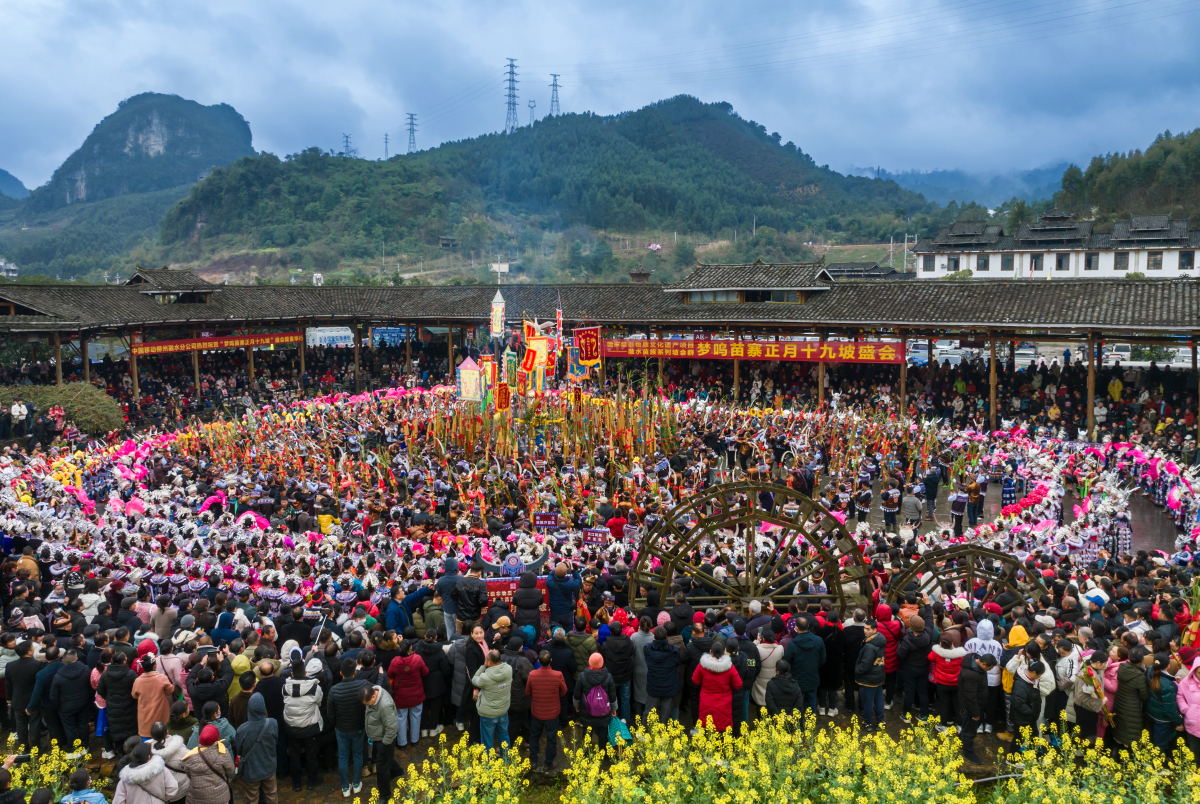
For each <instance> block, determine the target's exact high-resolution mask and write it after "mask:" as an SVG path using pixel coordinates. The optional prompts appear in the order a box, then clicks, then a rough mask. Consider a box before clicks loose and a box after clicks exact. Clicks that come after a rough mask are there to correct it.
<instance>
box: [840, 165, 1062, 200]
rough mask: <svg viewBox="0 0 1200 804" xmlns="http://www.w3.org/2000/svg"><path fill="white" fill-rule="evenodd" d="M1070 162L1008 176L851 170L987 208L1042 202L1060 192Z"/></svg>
mask: <svg viewBox="0 0 1200 804" xmlns="http://www.w3.org/2000/svg"><path fill="white" fill-rule="evenodd" d="M1068 166H1069V163H1067V162H1062V163H1058V164H1054V165H1048V166H1045V167H1040V168H1034V169H1032V170H1013V171H1009V172H1008V173H997V174H979V173H970V172H968V171H965V170H930V171H921V170H904V171H900V172H899V173H892V172H891V171H888V170H884V169H881V168H864V167H851V168H850V170H849V173H850V174H851V175H854V176H870V177H878V178H881V179H888V180H891V181H894V182H896V184H899V185H900V186H901V187H903V188H904V189H906V190H911V191H913V192H914V193H920V194H921V195H923V196H925V197H926V198H927V199H929V200H930V201H933V202H935V203H938V204H942V205H945V204H949V203H950V202H951V201H957V202H958V203H959V204H960V205H961V204H966V203H969V202H971V201H974V202H975V203H977V204H981V205H983V206H985V207H997V206H999V205H1001V204H1003V203H1004V202H1005V201H1010V200H1012V199H1013V198H1017V199H1020V200H1022V201H1041V200H1044V199H1048V198H1052V197H1053V196H1054V194H1055V193H1056V192H1058V190H1059V188H1060V186H1061V182H1062V176H1063V172H1064V171H1066V169H1067V167H1068Z"/></svg>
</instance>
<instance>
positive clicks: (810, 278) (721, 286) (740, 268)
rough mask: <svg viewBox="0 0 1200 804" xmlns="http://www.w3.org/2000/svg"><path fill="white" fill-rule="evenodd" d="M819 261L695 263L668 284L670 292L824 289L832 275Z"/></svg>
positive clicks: (667, 289)
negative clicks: (686, 272) (684, 275)
mask: <svg viewBox="0 0 1200 804" xmlns="http://www.w3.org/2000/svg"><path fill="white" fill-rule="evenodd" d="M824 268H825V265H824V264H823V263H820V262H797V263H783V264H773V265H768V264H766V263H764V262H762V261H761V260H760V261H758V262H755V263H752V264H749V265H707V264H705V263H701V264H699V265H697V266H696V269H695V270H694V271H692V272H691V273H690V274H689V275H688V276H687V278H685V279H684V280H683V281H682V282H677V283H675V284H674V285H669V286H667V288H666V292H667V293H672V292H678V291H681V290H825V289H826V288H828V287H829V282H830V276H829V274H827V273H824Z"/></svg>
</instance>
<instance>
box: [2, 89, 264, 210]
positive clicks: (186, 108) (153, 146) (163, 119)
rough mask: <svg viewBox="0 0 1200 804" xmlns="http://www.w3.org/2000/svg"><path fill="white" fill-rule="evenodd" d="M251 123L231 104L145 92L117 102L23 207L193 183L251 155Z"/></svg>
mask: <svg viewBox="0 0 1200 804" xmlns="http://www.w3.org/2000/svg"><path fill="white" fill-rule="evenodd" d="M253 154H254V149H253V148H252V147H251V144H250V126H249V124H247V123H246V121H245V120H244V119H243V118H242V116H241V115H240V114H238V113H237V111H235V110H234V108H233V107H232V106H229V105H227V104H223V103H222V104H217V105H215V106H202V105H201V104H199V103H196V102H195V101H190V100H185V99H183V98H180V97H179V96H177V95H160V94H157V93H152V92H147V93H145V94H142V95H135V96H134V97H132V98H129V99H128V100H126V101H122V103H121V104H120V107H119V108H118V109H117V111H115V112H113V113H112V114H110V115H109V116H108V117H106V118H104V119H103V120H101V121H100V123H99V124H98V125H97V126H96V127H95V128H94V129H93V130H92V133H91V134H89V135H88V137H87V139H85V140H84V141H83V145H82V146H80V148H79V150H77V151H75V153H73V154H71V155H70V156H69V157H67V160H66V161H65V162H63V164H62V165H61V166H60V167H59V168H58V170H56V171H54V176H53V178H51V179H50V182H49V183H48V184H46V185H44V186H42V187H39V188H37V189H36V190H34V191H33V192H32V193H31V194H30V196H29V199H28V201H26V204H25V206H26V209H27V210H29V211H30V212H48V211H50V210H53V209H58V208H61V207H66V206H70V205H74V204H79V203H82V202H88V201H97V200H100V199H104V198H114V197H116V196H120V195H127V194H132V193H152V192H157V191H159V190H165V189H168V188H171V187H178V186H179V185H183V184H191V183H193V182H195V181H197V180H198V179H200V178H201V177H202V176H203V175H204V174H205V173H207V172H208V171H209V170H211V169H212V168H214V167H222V166H224V165H227V164H229V163H230V162H232V161H234V160H235V159H238V158H240V157H243V156H251V155H253Z"/></svg>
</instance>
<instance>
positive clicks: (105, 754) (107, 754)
mask: <svg viewBox="0 0 1200 804" xmlns="http://www.w3.org/2000/svg"><path fill="white" fill-rule="evenodd" d="M100 757H101V758H102V759H116V758H117V752H116V751H102V752H101V753H100Z"/></svg>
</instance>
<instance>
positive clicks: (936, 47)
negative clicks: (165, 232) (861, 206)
mask: <svg viewBox="0 0 1200 804" xmlns="http://www.w3.org/2000/svg"><path fill="white" fill-rule="evenodd" d="M1198 11H1200V5H1198V4H1196V3H1195V2H1194V0H1161V2H1156V3H1150V2H1148V0H933V1H930V0H924V1H923V0H857V2H855V1H853V0H851V2H847V1H846V0H841V1H840V2H839V1H837V0H815V1H814V2H810V3H806V4H803V6H802V7H801V6H799V5H798V4H795V3H787V2H769V1H767V0H753V1H752V2H747V3H738V4H728V3H718V2H715V0H701V1H700V2H694V3H690V4H647V3H644V2H632V1H631V0H613V1H611V2H608V3H602V4H598V3H593V4H565V3H551V2H545V0H542V1H541V2H534V0H516V2H510V3H505V4H486V5H485V4H480V3H477V2H473V1H471V0H446V2H442V3H438V4H419V3H399V2H393V3H378V2H375V3H371V2H366V1H365V0H343V1H342V2H339V3H334V4H328V3H323V4H315V3H310V2H295V1H294V0H291V1H289V0H277V1H276V2H271V3H246V2H244V0H243V1H242V2H232V1H231V0H211V2H206V3H198V2H179V3H171V4H161V3H154V2H149V0H144V1H143V2H135V1H134V0H73V1H71V0H44V1H43V2H39V3H27V4H8V5H7V6H6V10H5V22H6V34H7V35H6V37H5V39H6V55H5V59H4V60H3V61H2V62H0V108H3V109H4V110H5V112H6V115H5V119H6V122H9V125H5V126H0V167H4V168H6V169H7V170H9V171H10V172H12V173H14V174H15V175H17V176H18V177H19V178H20V179H22V181H24V182H25V184H26V185H28V186H31V187H32V186H35V185H38V184H41V183H43V182H45V181H46V180H47V179H49V177H50V174H51V173H52V172H53V170H54V169H55V168H56V167H57V166H58V165H59V164H60V163H61V162H62V160H63V159H64V158H65V157H66V156H67V155H68V154H70V153H71V152H72V151H73V150H74V149H75V148H77V147H78V146H79V144H80V143H81V142H82V141H83V139H84V137H86V136H87V134H88V132H89V131H91V129H92V127H93V126H94V125H95V124H96V123H97V122H99V120H100V119H101V118H102V117H104V116H105V115H107V114H111V113H112V112H113V111H114V110H115V109H116V107H117V103H118V102H119V101H120V100H122V99H123V98H126V97H129V96H131V95H134V94H136V93H138V92H144V91H157V92H170V93H176V94H179V95H182V96H184V97H188V98H192V99H194V100H197V101H199V102H201V103H206V104H211V103H221V102H225V103H229V104H231V105H233V106H234V107H235V108H236V109H237V110H238V111H239V112H241V113H242V115H243V116H245V117H246V119H247V120H249V122H250V126H251V130H252V131H253V133H254V142H255V147H257V148H259V149H260V150H269V151H272V152H275V153H279V154H286V153H294V152H296V151H299V150H301V149H303V148H306V147H309V146H314V145H315V146H318V147H321V148H326V149H328V148H333V149H340V147H341V142H342V135H343V134H349V135H351V136H352V138H353V143H354V145H355V146H356V147H357V148H358V150H359V152H360V154H361V155H362V156H365V157H368V158H376V157H379V156H382V152H383V147H384V145H383V138H384V135H385V134H387V136H388V139H389V152H390V153H393V154H394V153H397V152H400V151H402V150H404V148H405V146H406V144H407V135H406V132H405V130H404V121H405V114H406V113H409V112H414V113H416V114H417V115H418V129H419V130H418V133H417V145H418V147H419V148H428V147H432V146H434V145H436V144H438V143H440V142H443V141H447V140H452V139H461V138H465V137H470V136H475V135H477V134H481V133H486V132H492V131H498V130H500V129H501V128H502V127H503V125H504V119H505V106H504V94H503V92H504V90H503V85H502V73H503V67H504V64H505V59H506V58H507V57H513V58H516V59H517V60H518V62H517V64H518V66H517V69H518V72H519V73H520V75H519V81H520V84H519V87H518V93H519V101H518V106H519V108H518V114H519V119H520V120H521V121H522V123H524V122H525V121H527V120H528V116H529V108H528V105H527V104H528V101H529V100H530V99H533V100H534V101H535V102H536V104H537V106H536V114H537V115H538V116H539V117H540V116H543V115H545V114H546V113H547V112H548V111H549V107H550V89H549V86H548V85H549V83H550V73H559V74H560V76H561V77H560V82H561V84H562V87H563V89H562V90H561V93H560V99H561V104H562V108H563V111H564V112H568V111H570V112H577V111H594V112H597V113H600V114H612V113H616V112H621V111H626V110H629V109H635V108H638V107H640V106H643V105H645V104H647V103H651V102H653V101H655V100H659V99H662V98H665V97H670V96H672V95H676V94H679V93H687V94H692V95H696V96H697V97H700V98H701V99H703V100H706V101H715V100H725V101H729V102H730V103H732V104H733V106H734V108H735V109H737V111H738V112H739V113H740V114H742V115H743V116H744V117H747V118H752V119H754V120H757V121H758V122H760V123H762V124H763V125H765V126H766V127H767V130H768V131H778V132H779V133H780V134H781V135H782V136H783V138H784V140H785V141H786V140H792V141H794V142H795V143H796V144H797V145H799V146H800V147H801V148H803V149H804V150H805V151H807V152H809V153H810V154H812V156H813V157H814V158H815V159H816V160H817V161H818V162H820V163H829V164H831V165H833V166H835V167H844V166H847V165H850V164H859V165H882V166H884V167H886V168H889V169H892V170H901V169H912V168H919V169H933V168H955V167H959V168H965V169H968V170H979V171H983V170H998V171H1004V170H1007V169H1010V168H1027V167H1032V166H1035V165H1040V164H1044V163H1047V162H1050V161H1052V160H1056V159H1062V158H1066V159H1071V160H1075V161H1086V160H1087V159H1088V158H1089V157H1090V156H1092V155H1093V154H1098V153H1104V152H1108V151H1113V150H1127V149H1130V148H1135V147H1144V146H1145V145H1146V144H1148V143H1149V142H1150V141H1151V140H1152V139H1153V137H1154V135H1155V134H1156V133H1158V132H1160V131H1162V130H1164V129H1168V128H1169V129H1171V130H1172V131H1180V130H1187V129H1191V128H1194V127H1196V125H1197V124H1198V121H1197V119H1196V118H1195V117H1193V116H1192V112H1191V110H1193V109H1195V108H1197V101H1198V100H1200V69H1197V66H1198V65H1197V60H1198V59H1200V57H1198V56H1197V55H1196V51H1195V48H1194V47H1193V46H1192V44H1191V43H1192V42H1194V41H1195V40H1196V38H1197V34H1198V33H1200V13H1197V12H1198Z"/></svg>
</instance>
